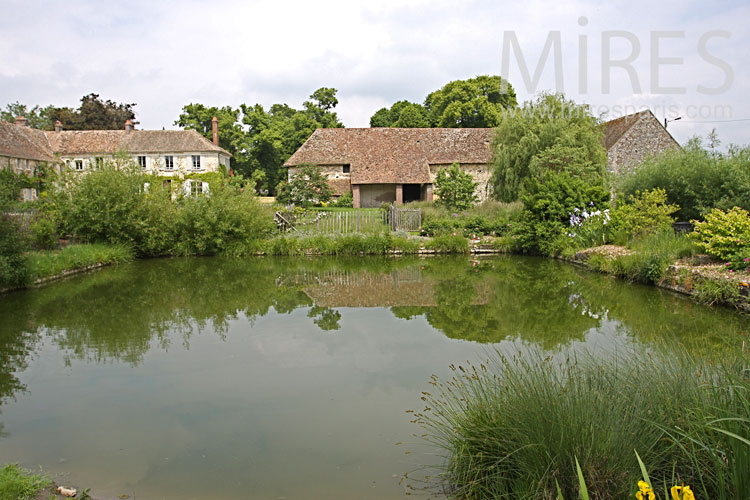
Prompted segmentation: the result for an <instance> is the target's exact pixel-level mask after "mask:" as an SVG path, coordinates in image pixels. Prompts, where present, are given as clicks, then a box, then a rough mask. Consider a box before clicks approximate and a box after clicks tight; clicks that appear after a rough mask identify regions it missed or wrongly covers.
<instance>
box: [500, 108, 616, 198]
mask: <svg viewBox="0 0 750 500" xmlns="http://www.w3.org/2000/svg"><path fill="white" fill-rule="evenodd" d="M492 149H493V152H494V157H493V173H492V181H493V185H494V191H495V197H496V198H497V199H499V200H501V201H506V202H510V201H515V200H517V199H518V196H519V194H520V189H521V186H522V185H523V183H524V181H525V179H526V178H528V177H530V176H534V177H540V176H543V175H545V174H546V173H549V172H558V173H559V172H567V173H569V174H572V175H574V176H576V177H577V178H583V179H585V180H588V181H590V182H593V183H598V182H601V181H602V180H603V177H604V172H605V168H606V165H607V153H606V151H605V150H604V146H602V131H601V129H600V127H599V122H598V120H597V119H596V118H595V117H594V116H592V115H591V112H590V110H589V108H588V106H587V105H582V104H576V103H575V102H574V101H572V100H569V99H566V98H565V96H563V95H562V94H541V95H540V96H539V97H537V99H536V100H534V101H529V102H526V103H524V105H523V107H522V108H521V109H518V110H516V111H515V112H514V113H508V116H506V117H505V118H504V119H503V120H502V122H501V123H500V125H499V126H498V128H497V131H496V133H495V138H494V139H493V142H492Z"/></svg>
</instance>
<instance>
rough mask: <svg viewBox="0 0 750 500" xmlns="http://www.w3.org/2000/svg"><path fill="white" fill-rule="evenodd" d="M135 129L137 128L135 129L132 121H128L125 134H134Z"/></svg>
mask: <svg viewBox="0 0 750 500" xmlns="http://www.w3.org/2000/svg"><path fill="white" fill-rule="evenodd" d="M134 128H135V127H133V122H132V121H130V120H127V121H126V122H125V132H127V133H128V134H129V133H130V132H132V131H133V129H134Z"/></svg>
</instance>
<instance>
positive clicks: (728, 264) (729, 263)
mask: <svg viewBox="0 0 750 500" xmlns="http://www.w3.org/2000/svg"><path fill="white" fill-rule="evenodd" d="M724 265H725V266H731V265H732V263H731V262H727V263H726V264H724Z"/></svg>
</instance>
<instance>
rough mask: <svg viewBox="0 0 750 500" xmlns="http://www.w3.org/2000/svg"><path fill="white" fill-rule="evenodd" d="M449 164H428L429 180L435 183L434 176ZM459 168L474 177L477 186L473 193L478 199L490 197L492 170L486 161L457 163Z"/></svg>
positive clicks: (448, 166)
mask: <svg viewBox="0 0 750 500" xmlns="http://www.w3.org/2000/svg"><path fill="white" fill-rule="evenodd" d="M450 166H451V164H450V163H448V164H439V163H435V164H431V165H430V181H432V183H433V184H435V178H436V177H437V174H438V172H440V171H441V170H442V169H444V168H450ZM459 166H460V167H461V170H463V171H464V172H468V173H469V174H471V176H472V177H473V178H474V182H476V183H477V188H476V190H475V191H474V193H475V194H476V195H477V197H478V198H479V201H480V202H482V201H485V200H487V199H489V198H490V197H492V183H491V182H490V181H491V179H492V171H491V169H490V166H489V165H487V164H486V163H461V164H459Z"/></svg>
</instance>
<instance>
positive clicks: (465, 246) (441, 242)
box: [425, 234, 469, 254]
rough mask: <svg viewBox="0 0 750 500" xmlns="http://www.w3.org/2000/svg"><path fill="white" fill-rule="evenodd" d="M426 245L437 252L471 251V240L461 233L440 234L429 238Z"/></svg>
mask: <svg viewBox="0 0 750 500" xmlns="http://www.w3.org/2000/svg"><path fill="white" fill-rule="evenodd" d="M425 247H426V248H430V249H432V250H435V252H437V253H451V254H462V253H469V240H467V239H466V238H465V237H464V236H462V235H459V234H457V235H451V234H440V235H437V236H435V237H434V238H432V239H430V240H427V242H426V243H425Z"/></svg>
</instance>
